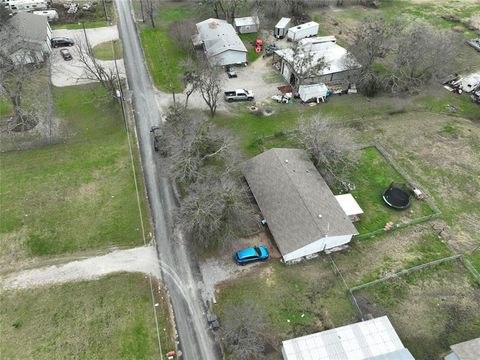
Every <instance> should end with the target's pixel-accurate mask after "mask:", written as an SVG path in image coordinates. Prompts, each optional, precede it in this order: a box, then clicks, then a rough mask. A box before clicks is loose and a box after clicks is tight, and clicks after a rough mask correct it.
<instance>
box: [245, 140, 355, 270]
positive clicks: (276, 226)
mask: <svg viewBox="0 0 480 360" xmlns="http://www.w3.org/2000/svg"><path fill="white" fill-rule="evenodd" d="M242 170H243V174H244V176H245V178H246V180H247V182H248V185H249V186H250V189H251V190H252V193H253V195H254V197H255V200H256V201H257V204H258V206H259V207H260V210H261V212H262V214H263V217H264V218H265V220H266V222H267V225H268V227H269V229H270V232H271V233H272V235H273V238H274V240H275V243H276V244H277V247H278V249H279V250H280V253H281V254H282V257H283V260H284V261H285V262H293V261H298V260H301V259H302V258H304V257H310V256H313V255H316V254H318V253H319V252H321V251H324V250H327V249H332V248H335V247H338V246H342V245H345V244H347V243H348V242H350V240H351V239H352V236H353V235H356V234H358V232H357V230H356V229H355V226H353V224H352V222H351V221H350V220H349V219H348V217H347V215H346V214H345V213H344V211H343V210H342V208H341V207H340V205H339V204H338V202H337V200H336V199H335V196H334V195H333V193H332V191H331V190H330V188H329V187H328V185H327V184H326V182H325V180H324V179H323V178H322V176H321V175H320V174H319V173H318V171H317V169H316V168H315V166H314V165H313V163H312V162H311V161H310V159H309V158H308V155H307V153H306V152H305V151H304V150H300V149H271V150H268V151H266V152H264V153H262V154H260V155H258V156H256V157H254V158H252V159H250V160H248V161H246V162H245V164H244V166H243V169H242Z"/></svg>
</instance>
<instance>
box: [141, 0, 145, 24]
mask: <svg viewBox="0 0 480 360" xmlns="http://www.w3.org/2000/svg"><path fill="white" fill-rule="evenodd" d="M140 10H141V11H142V22H145V13H144V12H143V0H140Z"/></svg>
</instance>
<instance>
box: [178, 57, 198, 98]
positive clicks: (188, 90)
mask: <svg viewBox="0 0 480 360" xmlns="http://www.w3.org/2000/svg"><path fill="white" fill-rule="evenodd" d="M182 67H183V68H184V69H185V72H184V73H183V86H184V91H183V93H184V94H185V107H188V99H189V98H190V96H191V95H192V94H193V93H194V92H195V91H198V90H199V89H200V84H201V80H200V74H199V71H198V66H197V64H196V63H195V62H194V61H192V60H191V59H188V60H187V61H184V62H183V63H182Z"/></svg>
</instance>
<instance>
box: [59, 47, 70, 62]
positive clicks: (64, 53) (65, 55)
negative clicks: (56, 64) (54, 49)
mask: <svg viewBox="0 0 480 360" xmlns="http://www.w3.org/2000/svg"><path fill="white" fill-rule="evenodd" d="M60 55H62V58H63V60H65V61H70V60H72V54H70V51H68V49H62V50H60Z"/></svg>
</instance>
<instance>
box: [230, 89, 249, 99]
mask: <svg viewBox="0 0 480 360" xmlns="http://www.w3.org/2000/svg"><path fill="white" fill-rule="evenodd" d="M225 100H226V101H228V102H232V101H245V100H247V101H251V100H253V92H252V91H251V90H246V89H237V90H232V91H225Z"/></svg>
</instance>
